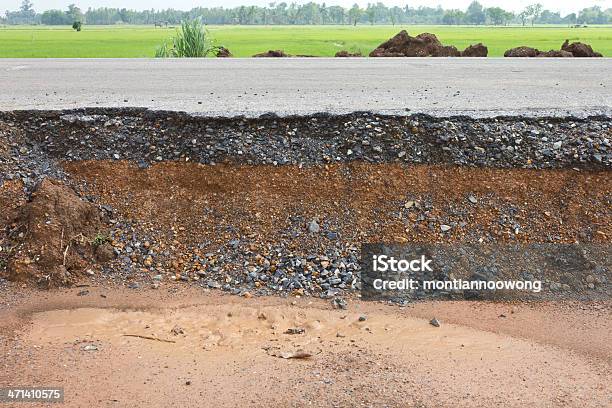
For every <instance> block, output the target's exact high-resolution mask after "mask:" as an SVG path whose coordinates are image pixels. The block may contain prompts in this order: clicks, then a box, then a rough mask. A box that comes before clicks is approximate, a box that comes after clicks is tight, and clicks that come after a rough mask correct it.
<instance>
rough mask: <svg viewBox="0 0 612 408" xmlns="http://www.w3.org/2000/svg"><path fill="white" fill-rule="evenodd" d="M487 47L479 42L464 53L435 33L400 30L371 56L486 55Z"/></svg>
mask: <svg viewBox="0 0 612 408" xmlns="http://www.w3.org/2000/svg"><path fill="white" fill-rule="evenodd" d="M487 53H488V50H487V47H486V46H484V45H483V44H481V43H479V44H477V45H471V46H469V47H468V48H466V49H465V51H464V52H463V53H462V52H460V51H459V50H457V48H456V47H454V46H452V45H443V44H442V43H441V42H440V41H439V40H438V38H437V37H436V36H435V34H431V33H422V34H419V35H417V36H416V37H411V36H410V35H408V32H406V30H402V31H400V32H399V33H398V34H396V35H395V36H394V37H392V38H391V39H389V40H387V41H385V42H384V43H382V44H380V45H379V46H378V47H377V48H376V49H375V50H374V51H372V52H371V53H370V57H461V56H465V57H486V56H487Z"/></svg>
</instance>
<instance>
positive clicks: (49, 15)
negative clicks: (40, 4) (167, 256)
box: [40, 10, 72, 25]
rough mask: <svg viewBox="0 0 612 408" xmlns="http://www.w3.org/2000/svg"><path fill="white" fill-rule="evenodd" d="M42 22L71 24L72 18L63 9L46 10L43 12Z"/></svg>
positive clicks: (47, 23)
mask: <svg viewBox="0 0 612 408" xmlns="http://www.w3.org/2000/svg"><path fill="white" fill-rule="evenodd" d="M40 22H41V23H42V24H46V25H70V24H71V23H72V20H71V19H70V17H68V15H66V12H64V11H62V10H46V11H45V12H43V13H42V14H41V16H40Z"/></svg>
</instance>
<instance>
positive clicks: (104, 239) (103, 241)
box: [91, 232, 110, 248]
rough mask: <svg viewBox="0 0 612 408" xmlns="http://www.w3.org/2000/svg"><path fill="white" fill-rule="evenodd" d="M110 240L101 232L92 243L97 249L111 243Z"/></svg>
mask: <svg viewBox="0 0 612 408" xmlns="http://www.w3.org/2000/svg"><path fill="white" fill-rule="evenodd" d="M109 241H110V240H109V238H108V237H107V236H106V235H104V234H103V233H101V232H99V233H97V234H96V236H95V237H94V239H93V240H92V241H91V245H93V246H94V247H95V248H97V247H99V246H101V245H104V244H106V243H107V242H109Z"/></svg>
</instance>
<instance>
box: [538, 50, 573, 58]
mask: <svg viewBox="0 0 612 408" xmlns="http://www.w3.org/2000/svg"><path fill="white" fill-rule="evenodd" d="M573 56H574V54H572V53H571V52H567V51H562V50H560V51H557V50H550V51H540V53H539V54H538V55H536V57H548V58H571V57H573Z"/></svg>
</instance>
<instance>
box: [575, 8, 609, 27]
mask: <svg viewBox="0 0 612 408" xmlns="http://www.w3.org/2000/svg"><path fill="white" fill-rule="evenodd" d="M608 11H609V10H608ZM609 21H610V15H609V13H604V12H603V11H602V10H601V7H599V6H593V7H588V8H584V9H582V10H580V13H579V14H578V22H579V23H582V24H608V22H609Z"/></svg>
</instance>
